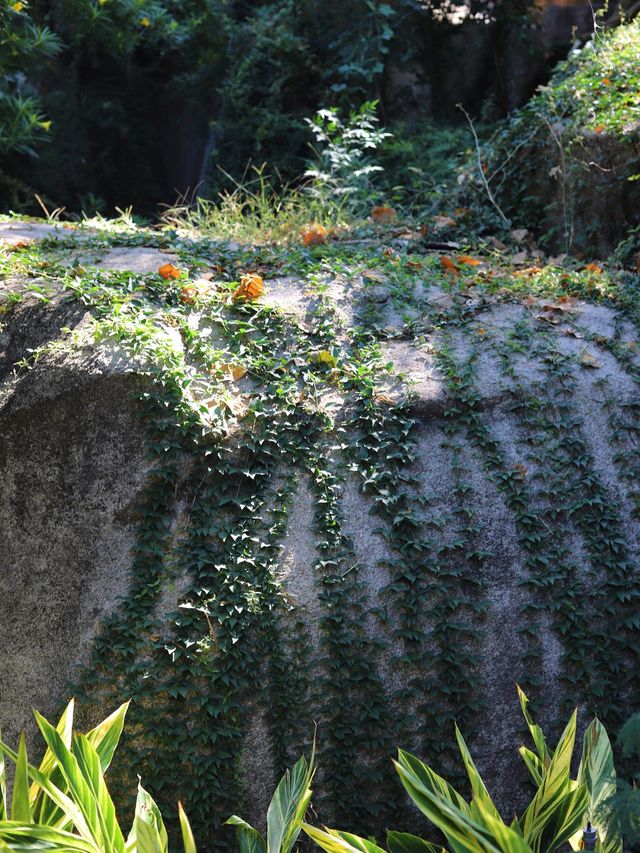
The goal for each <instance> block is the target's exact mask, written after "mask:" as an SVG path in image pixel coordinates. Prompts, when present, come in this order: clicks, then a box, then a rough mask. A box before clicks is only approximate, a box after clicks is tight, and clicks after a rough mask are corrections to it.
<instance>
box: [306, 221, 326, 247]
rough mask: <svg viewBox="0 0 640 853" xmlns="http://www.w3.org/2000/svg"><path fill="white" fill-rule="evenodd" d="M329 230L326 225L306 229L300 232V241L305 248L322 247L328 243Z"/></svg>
mask: <svg viewBox="0 0 640 853" xmlns="http://www.w3.org/2000/svg"><path fill="white" fill-rule="evenodd" d="M328 236H329V230H328V229H327V228H325V227H324V225H318V224H317V223H315V224H313V225H310V226H309V228H304V229H303V230H302V231H301V232H300V239H301V240H302V245H303V246H320V245H322V243H326V242H327V238H328Z"/></svg>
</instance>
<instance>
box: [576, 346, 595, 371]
mask: <svg viewBox="0 0 640 853" xmlns="http://www.w3.org/2000/svg"><path fill="white" fill-rule="evenodd" d="M580 364H581V365H582V366H583V367H591V368H596V367H600V365H599V364H598V359H597V358H596V357H595V355H591V353H590V352H588V351H587V350H586V349H583V350H582V352H581V353H580Z"/></svg>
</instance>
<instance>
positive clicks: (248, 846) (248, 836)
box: [225, 815, 267, 853]
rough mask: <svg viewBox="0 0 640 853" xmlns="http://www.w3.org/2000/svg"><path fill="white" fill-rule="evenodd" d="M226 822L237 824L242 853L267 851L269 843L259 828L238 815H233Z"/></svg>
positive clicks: (262, 852) (264, 852)
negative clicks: (266, 842)
mask: <svg viewBox="0 0 640 853" xmlns="http://www.w3.org/2000/svg"><path fill="white" fill-rule="evenodd" d="M225 823H227V824H229V825H231V826H235V828H236V838H237V840H238V847H239V849H240V853H266V850H267V845H266V844H265V842H264V838H263V837H262V836H261V835H260V833H259V832H258V830H257V829H254V828H253V827H252V826H251V824H249V823H247V822H246V820H243V819H242V818H241V817H238V815H231V817H230V818H229V819H228V820H226V821H225Z"/></svg>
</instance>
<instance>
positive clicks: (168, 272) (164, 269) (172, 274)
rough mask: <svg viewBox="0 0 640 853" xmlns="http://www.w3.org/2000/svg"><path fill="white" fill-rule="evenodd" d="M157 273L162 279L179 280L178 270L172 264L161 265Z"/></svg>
mask: <svg viewBox="0 0 640 853" xmlns="http://www.w3.org/2000/svg"><path fill="white" fill-rule="evenodd" d="M158 272H159V273H160V275H161V276H162V278H166V279H167V280H169V279H172V278H180V270H179V269H178V268H177V267H174V265H173V264H163V265H162V266H161V267H160V268H159V269H158Z"/></svg>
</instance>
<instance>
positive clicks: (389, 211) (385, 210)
mask: <svg viewBox="0 0 640 853" xmlns="http://www.w3.org/2000/svg"><path fill="white" fill-rule="evenodd" d="M371 218H372V219H373V221H374V222H378V223H379V224H380V225H384V224H385V223H388V222H395V221H396V219H397V214H396V212H395V210H394V209H393V208H392V207H387V206H386V205H384V204H380V205H377V206H376V207H372V208H371Z"/></svg>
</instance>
